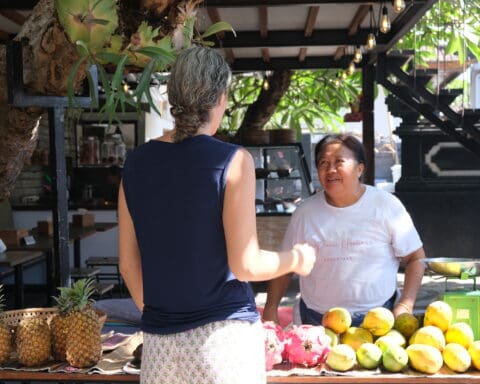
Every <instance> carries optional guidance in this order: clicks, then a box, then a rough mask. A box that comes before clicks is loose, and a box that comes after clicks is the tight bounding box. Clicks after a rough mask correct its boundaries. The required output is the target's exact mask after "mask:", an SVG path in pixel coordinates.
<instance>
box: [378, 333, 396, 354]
mask: <svg viewBox="0 0 480 384" xmlns="http://www.w3.org/2000/svg"><path fill="white" fill-rule="evenodd" d="M375 345H376V346H377V347H379V348H380V349H381V350H382V352H385V351H386V350H387V349H388V348H389V347H390V346H392V345H400V343H399V342H398V340H396V339H395V337H392V336H388V335H383V336H380V337H379V338H378V339H377V340H375Z"/></svg>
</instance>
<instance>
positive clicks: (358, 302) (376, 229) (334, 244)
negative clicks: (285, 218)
mask: <svg viewBox="0 0 480 384" xmlns="http://www.w3.org/2000/svg"><path fill="white" fill-rule="evenodd" d="M303 242H306V243H309V244H311V245H313V246H315V248H316V251H317V261H316V263H315V266H314V268H313V270H312V272H311V273H310V275H308V276H300V292H301V296H302V298H303V301H304V302H305V304H306V305H307V307H309V308H311V309H313V310H315V311H317V312H319V313H325V311H327V310H328V309H329V308H331V307H334V306H341V307H344V308H346V309H348V310H349V311H350V312H351V313H354V312H366V311H368V310H369V309H371V308H374V307H378V306H382V305H383V304H384V303H385V302H386V301H387V300H388V299H390V298H391V297H392V295H393V293H394V292H395V290H396V285H397V279H396V275H397V272H398V267H399V258H401V257H403V256H407V255H409V254H410V253H412V252H414V251H416V250H417V249H419V248H421V247H422V242H421V240H420V237H419V235H418V233H417V231H416V229H415V227H414V225H413V222H412V219H411V218H410V215H409V214H408V212H407V211H406V209H405V207H404V206H403V204H402V203H401V202H400V200H398V199H397V198H396V197H395V196H393V195H392V194H390V193H388V192H385V191H382V190H379V189H377V188H374V187H371V186H368V185H367V186H366V190H365V193H364V194H363V195H362V197H361V198H360V199H359V200H358V201H357V202H356V203H355V204H353V205H350V206H348V207H344V208H338V207H334V206H332V205H330V204H328V203H327V202H326V200H325V195H324V193H322V192H320V193H317V194H316V195H314V196H312V197H310V198H308V199H307V200H305V202H304V203H303V204H301V205H300V206H299V207H298V208H297V210H296V211H295V212H294V214H293V216H292V219H291V220H290V223H289V226H288V228H287V231H286V233H285V237H284V239H283V243H282V248H283V249H290V248H291V247H292V246H293V245H294V244H295V243H303Z"/></svg>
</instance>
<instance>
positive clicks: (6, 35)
mask: <svg viewBox="0 0 480 384" xmlns="http://www.w3.org/2000/svg"><path fill="white" fill-rule="evenodd" d="M0 40H4V41H7V40H10V34H9V33H8V32H5V31H2V30H0Z"/></svg>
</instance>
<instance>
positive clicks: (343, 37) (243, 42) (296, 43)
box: [210, 28, 384, 48]
mask: <svg viewBox="0 0 480 384" xmlns="http://www.w3.org/2000/svg"><path fill="white" fill-rule="evenodd" d="M369 32H370V29H369V28H367V29H361V30H360V31H359V32H358V33H357V34H356V35H354V36H348V33H347V30H346V29H321V30H320V29H317V30H314V31H312V35H311V36H308V37H307V36H305V32H304V31H303V30H302V31H300V30H296V31H292V30H291V31H288V30H284V31H269V32H268V36H267V37H266V38H262V36H261V35H260V32H258V31H237V36H233V35H231V34H227V35H225V38H223V39H222V41H221V44H220V43H218V42H215V40H214V39H210V41H213V42H214V43H216V47H217V48H222V47H228V48H274V47H314V46H317V47H318V46H331V45H363V44H364V43H365V41H366V40H367V36H368V33H369ZM383 39H384V37H383V36H379V38H378V41H377V45H378V46H381V45H382V43H383V42H384V40H383Z"/></svg>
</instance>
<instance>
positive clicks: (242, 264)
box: [223, 149, 315, 281]
mask: <svg viewBox="0 0 480 384" xmlns="http://www.w3.org/2000/svg"><path fill="white" fill-rule="evenodd" d="M223 226H224V230H225V240H226V243H227V253H228V264H229V267H230V269H231V271H232V272H233V274H234V275H235V276H236V278H237V279H239V280H241V281H265V280H270V279H273V278H275V277H278V276H281V275H284V274H286V273H289V272H296V273H298V274H300V275H306V274H308V273H310V271H311V269H312V268H313V264H314V263H315V251H314V249H313V248H312V247H311V246H309V245H307V244H302V245H295V246H294V247H293V249H291V250H288V251H286V252H269V251H263V250H260V249H259V245H258V238H257V222H256V214H255V166H254V163H253V159H252V156H251V155H250V153H249V152H248V151H247V150H245V149H239V150H238V151H237V152H236V153H235V155H234V156H233V159H232V161H231V164H230V166H229V169H228V172H227V181H226V187H225V197H224V204H223Z"/></svg>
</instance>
